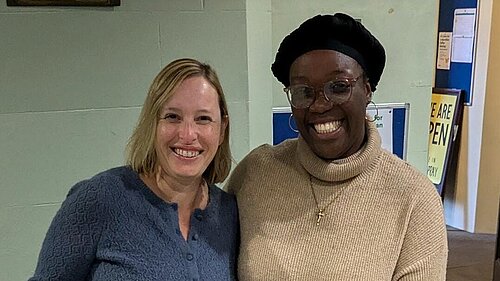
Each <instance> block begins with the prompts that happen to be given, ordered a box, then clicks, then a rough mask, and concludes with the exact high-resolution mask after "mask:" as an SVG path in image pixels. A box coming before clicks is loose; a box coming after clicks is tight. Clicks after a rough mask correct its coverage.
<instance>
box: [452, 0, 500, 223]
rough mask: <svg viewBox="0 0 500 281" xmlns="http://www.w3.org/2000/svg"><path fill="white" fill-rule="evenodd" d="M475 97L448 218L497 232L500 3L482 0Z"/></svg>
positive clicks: (464, 129)
mask: <svg viewBox="0 0 500 281" xmlns="http://www.w3.org/2000/svg"><path fill="white" fill-rule="evenodd" d="M479 4H480V7H479V19H478V23H479V24H478V33H477V35H476V36H477V43H476V44H477V45H476V52H475V60H474V78H473V79H474V81H473V102H472V106H468V107H465V109H464V118H463V124H462V134H461V143H460V152H459V159H458V161H459V163H458V172H457V184H456V186H455V189H454V192H452V193H450V194H448V195H447V197H446V198H445V202H444V203H445V213H446V222H447V223H448V224H449V225H451V226H454V227H457V228H459V229H464V230H466V231H469V232H475V233H496V231H497V222H498V206H499V199H500V172H499V168H498V167H500V146H499V145H498V143H499V140H500V128H499V126H498V124H497V120H498V117H497V113H498V108H499V106H500V96H499V95H498V92H499V91H500V80H499V79H498V78H497V77H499V75H500V54H499V53H498V51H497V50H498V48H500V35H499V34H500V19H499V17H500V3H498V2H496V3H495V2H494V1H493V0H481V1H479Z"/></svg>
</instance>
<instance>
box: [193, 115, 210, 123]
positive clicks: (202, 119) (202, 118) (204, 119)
mask: <svg viewBox="0 0 500 281" xmlns="http://www.w3.org/2000/svg"><path fill="white" fill-rule="evenodd" d="M212 121H213V119H212V117H210V116H200V117H198V118H196V122H197V123H198V124H208V123H211V122H212Z"/></svg>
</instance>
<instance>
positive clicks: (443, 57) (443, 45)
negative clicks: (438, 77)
mask: <svg viewBox="0 0 500 281" xmlns="http://www.w3.org/2000/svg"><path fill="white" fill-rule="evenodd" d="M451 37H452V33H451V32H439V42H438V53H437V63H436V68H437V69H444V70H450V60H451V58H450V57H451Z"/></svg>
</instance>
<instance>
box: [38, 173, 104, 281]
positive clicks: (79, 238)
mask: <svg viewBox="0 0 500 281" xmlns="http://www.w3.org/2000/svg"><path fill="white" fill-rule="evenodd" d="M91 185H92V184H91V182H90V181H83V182H80V183H78V184H77V185H75V186H74V187H73V188H72V189H71V190H70V192H69V193H68V196H67V198H66V200H65V201H64V202H63V204H62V206H61V208H60V209H59V211H58V212H57V214H56V216H55V217H54V219H53V220H52V223H51V225H50V227H49V230H48V232H47V235H46V237H45V240H44V242H43V245H42V249H41V251H40V255H39V258H38V264H37V267H36V270H35V274H34V276H33V277H32V278H30V279H29V281H39V280H40V281H41V280H51V281H56V280H61V281H62V280H73V281H78V280H85V279H86V277H87V275H88V274H89V271H90V269H91V266H92V264H93V262H94V259H95V253H96V250H97V244H98V241H99V239H100V236H101V231H102V229H103V224H104V220H103V219H102V216H103V215H104V214H103V211H104V210H103V208H102V205H103V204H100V203H99V202H101V201H102V200H103V198H102V196H103V194H104V191H103V190H102V189H100V188H96V187H95V186H94V187H92V186H91Z"/></svg>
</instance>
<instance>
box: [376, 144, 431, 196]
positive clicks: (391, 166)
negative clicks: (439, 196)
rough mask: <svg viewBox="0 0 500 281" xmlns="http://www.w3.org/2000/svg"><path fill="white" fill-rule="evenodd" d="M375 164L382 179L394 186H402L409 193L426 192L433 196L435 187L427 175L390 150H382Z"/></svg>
mask: <svg viewBox="0 0 500 281" xmlns="http://www.w3.org/2000/svg"><path fill="white" fill-rule="evenodd" d="M377 165H378V167H379V168H378V171H379V173H380V174H381V175H380V176H381V177H382V180H383V181H385V182H387V183H392V184H393V185H394V187H398V188H404V189H407V191H408V192H409V193H415V194H419V195H421V194H422V193H428V194H429V195H431V196H434V195H433V194H434V193H436V187H435V186H434V184H433V183H432V182H431V181H430V180H429V178H428V177H427V175H425V174H424V173H422V172H421V171H420V170H418V169H417V168H416V167H414V166H413V165H412V164H410V163H408V162H407V161H405V160H403V159H401V158H399V157H398V156H396V155H394V154H391V153H390V152H387V151H383V152H382V153H381V156H380V159H379V161H378V163H377Z"/></svg>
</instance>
